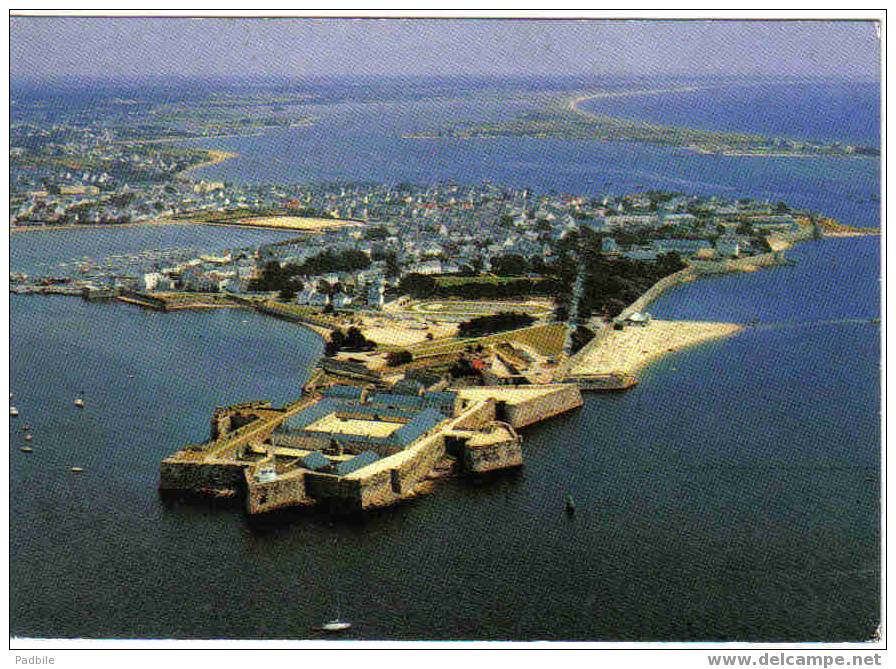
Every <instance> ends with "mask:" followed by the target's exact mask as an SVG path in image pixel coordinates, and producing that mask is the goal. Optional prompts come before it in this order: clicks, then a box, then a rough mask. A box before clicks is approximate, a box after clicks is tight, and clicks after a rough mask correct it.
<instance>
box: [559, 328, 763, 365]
mask: <svg viewBox="0 0 896 669" xmlns="http://www.w3.org/2000/svg"><path fill="white" fill-rule="evenodd" d="M745 327H746V326H745V325H743V324H740V323H719V322H713V321H672V320H652V321H650V322H649V323H648V324H646V325H629V326H627V327H626V328H625V329H623V330H614V329H611V328H608V330H607V331H606V332H605V333H603V332H602V333H599V334H598V335H597V336H596V337H595V338H594V340H592V341H595V342H596V344H595V345H594V346H591V347H590V348H589V347H586V348H587V349H588V350H587V352H586V353H585V355H584V356H582V358H580V359H579V360H577V361H576V363H575V364H573V365H572V366H570V368H569V369H568V372H567V373H568V374H569V375H573V376H576V375H592V374H595V375H600V374H623V375H627V376H632V377H637V375H638V374H639V373H640V372H642V371H643V370H644V369H645V368H646V367H648V366H650V365H651V364H652V363H654V362H656V361H658V360H660V359H662V358H664V357H665V356H666V355H668V354H669V353H677V352H679V351H682V350H685V349H688V348H692V347H694V346H697V345H699V344H704V343H706V342H710V341H714V340H717V339H724V338H727V337H730V336H733V335H735V334H737V333H739V332H741V331H743V330H744V328H745ZM589 343H590V342H589ZM585 350H586V349H582V351H585Z"/></svg>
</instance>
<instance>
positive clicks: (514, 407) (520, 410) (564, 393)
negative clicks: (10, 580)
mask: <svg viewBox="0 0 896 669" xmlns="http://www.w3.org/2000/svg"><path fill="white" fill-rule="evenodd" d="M580 406H582V393H581V392H579V387H578V386H576V385H575V384H562V385H559V384H558V385H557V386H556V390H554V391H553V392H551V393H550V394H548V395H540V396H538V397H533V398H532V399H528V400H524V401H521V402H516V403H514V404H510V403H507V404H505V405H504V409H503V412H499V414H500V413H503V414H504V415H503V416H501V415H499V416H498V419H499V420H502V419H503V420H506V421H507V422H508V423H510V424H511V425H512V426H513V427H514V428H521V427H526V426H527V425H532V424H533V423H537V422H539V421H542V420H546V419H548V418H550V417H552V416H556V415H557V414H561V413H564V412H566V411H570V410H572V409H575V408H576V407H580Z"/></svg>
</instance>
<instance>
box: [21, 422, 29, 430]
mask: <svg viewBox="0 0 896 669" xmlns="http://www.w3.org/2000/svg"><path fill="white" fill-rule="evenodd" d="M30 429H31V426H30V425H28V423H25V424H24V425H23V426H22V432H27V431H28V430H30Z"/></svg>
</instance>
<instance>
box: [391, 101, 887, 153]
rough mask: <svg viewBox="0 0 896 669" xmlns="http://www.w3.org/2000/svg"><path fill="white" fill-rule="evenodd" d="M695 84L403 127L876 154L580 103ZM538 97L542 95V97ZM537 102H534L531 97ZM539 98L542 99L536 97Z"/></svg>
mask: <svg viewBox="0 0 896 669" xmlns="http://www.w3.org/2000/svg"><path fill="white" fill-rule="evenodd" d="M696 90H699V87H698V86H678V87H666V88H656V89H639V90H631V91H597V92H576V93H565V94H552V95H548V96H546V97H544V96H538V97H537V98H533V109H532V110H531V111H527V112H524V113H521V114H518V115H517V116H515V117H514V118H511V119H509V120H502V121H496V122H490V123H454V124H450V125H447V126H444V127H442V128H439V129H437V130H433V131H424V132H417V133H409V134H407V135H405V137H407V138H411V139H438V138H462V139H470V138H478V137H535V138H551V139H576V140H582V139H586V140H600V141H607V142H643V143H647V144H657V145H661V146H672V147H679V148H684V149H688V150H691V151H695V152H697V153H703V154H723V155H738V156H765V157H818V156H866V157H867V156H870V157H878V156H880V151H879V150H878V149H876V148H874V147H868V146H854V145H849V144H844V143H841V142H827V143H825V142H812V141H806V140H797V139H792V138H786V137H765V136H762V135H757V134H748V133H738V132H725V131H716V130H701V129H697V128H688V127H676V126H668V125H660V124H656V123H647V122H645V121H640V120H635V119H627V118H621V117H618V116H610V115H606V114H601V113H597V112H592V111H588V110H585V109H582V107H581V104H582V103H583V102H585V101H587V100H599V99H606V98H615V97H630V96H641V95H662V94H668V93H683V92H691V91H696ZM543 98H544V99H543ZM536 99H537V100H538V102H535V100H536ZM542 99H543V101H542Z"/></svg>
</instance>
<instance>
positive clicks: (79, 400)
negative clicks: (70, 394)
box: [75, 393, 84, 409]
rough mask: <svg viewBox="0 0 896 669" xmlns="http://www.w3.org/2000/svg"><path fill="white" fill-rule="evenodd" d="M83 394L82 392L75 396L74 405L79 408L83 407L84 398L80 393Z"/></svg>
mask: <svg viewBox="0 0 896 669" xmlns="http://www.w3.org/2000/svg"><path fill="white" fill-rule="evenodd" d="M83 394H84V393H79V394H78V396H77V397H76V398H75V406H76V407H78V408H79V409H83V408H84V400H83V399H82V397H81V395H83Z"/></svg>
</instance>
